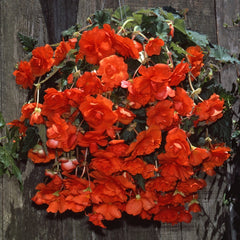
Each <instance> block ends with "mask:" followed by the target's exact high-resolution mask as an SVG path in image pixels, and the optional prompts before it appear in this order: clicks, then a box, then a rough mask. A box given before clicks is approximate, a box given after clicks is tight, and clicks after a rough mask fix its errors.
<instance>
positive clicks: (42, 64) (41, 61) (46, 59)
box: [30, 44, 54, 77]
mask: <svg viewBox="0 0 240 240" xmlns="http://www.w3.org/2000/svg"><path fill="white" fill-rule="evenodd" d="M32 55H33V56H32V58H31V60H30V64H31V67H32V72H33V75H34V76H37V77H38V76H42V75H44V74H45V73H47V72H49V71H50V69H51V67H52V65H53V63H54V59H53V49H52V48H51V47H50V46H49V45H48V44H46V45H45V46H44V47H37V48H35V49H34V50H33V51H32Z"/></svg>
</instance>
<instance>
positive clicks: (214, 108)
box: [193, 93, 224, 126]
mask: <svg viewBox="0 0 240 240" xmlns="http://www.w3.org/2000/svg"><path fill="white" fill-rule="evenodd" d="M223 105H224V100H220V98H219V95H217V94H215V93H214V94H212V95H211V97H210V98H209V99H207V100H204V101H203V102H200V103H198V105H196V106H195V108H194V111H193V114H195V115H197V116H199V118H198V119H197V120H196V121H195V122H194V124H195V126H196V125H197V124H198V123H199V122H201V121H206V123H209V124H210V123H213V122H215V121H216V120H217V119H219V118H221V117H222V116H223V113H222V111H223Z"/></svg>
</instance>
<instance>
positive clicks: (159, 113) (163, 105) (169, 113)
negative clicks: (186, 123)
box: [147, 100, 174, 130]
mask: <svg viewBox="0 0 240 240" xmlns="http://www.w3.org/2000/svg"><path fill="white" fill-rule="evenodd" d="M173 118H174V108H173V104H172V102H171V101H169V100H163V101H159V102H158V103H157V104H156V105H155V106H152V107H150V108H148V109H147V125H148V126H149V127H150V126H151V127H157V128H160V129H161V130H166V129H167V128H168V127H170V126H171V125H172V123H173Z"/></svg>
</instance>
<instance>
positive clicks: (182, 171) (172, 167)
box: [159, 162, 194, 181]
mask: <svg viewBox="0 0 240 240" xmlns="http://www.w3.org/2000/svg"><path fill="white" fill-rule="evenodd" d="M159 171H160V173H161V175H162V176H163V177H164V178H166V179H167V180H168V181H176V180H182V181H184V180H187V179H189V178H190V177H191V176H192V175H193V174H194V172H193V169H192V168H191V167H188V166H182V165H179V164H177V163H175V162H172V163H165V164H162V165H161V166H160V167H159Z"/></svg>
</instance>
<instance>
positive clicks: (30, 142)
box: [21, 127, 39, 153]
mask: <svg viewBox="0 0 240 240" xmlns="http://www.w3.org/2000/svg"><path fill="white" fill-rule="evenodd" d="M38 140H39V134H38V129H37V128H36V127H28V128H27V131H26V136H25V137H24V138H23V147H22V149H21V151H22V152H23V153H27V152H28V150H30V149H31V148H33V147H34V146H35V145H36V144H37V143H38Z"/></svg>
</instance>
